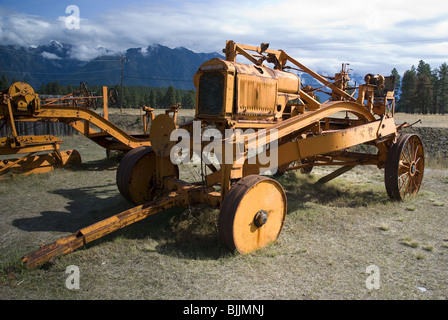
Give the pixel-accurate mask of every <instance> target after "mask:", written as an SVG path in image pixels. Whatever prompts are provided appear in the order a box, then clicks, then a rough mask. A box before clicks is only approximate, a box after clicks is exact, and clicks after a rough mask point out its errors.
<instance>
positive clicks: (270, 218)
mask: <svg viewBox="0 0 448 320" xmlns="http://www.w3.org/2000/svg"><path fill="white" fill-rule="evenodd" d="M223 52H224V53H225V59H221V58H215V59H212V60H209V61H207V62H205V63H203V64H202V65H201V66H200V67H199V69H198V71H197V72H196V74H195V75H194V78H193V82H194V85H195V87H196V89H197V90H196V113H195V117H194V120H192V121H190V122H187V123H184V124H183V125H181V126H179V125H177V124H176V123H175V122H174V121H173V118H172V117H170V116H168V115H167V114H161V115H158V116H157V117H155V118H154V119H153V120H152V121H151V126H150V128H149V140H150V145H143V146H138V145H133V146H132V149H131V150H130V151H129V152H127V154H126V155H125V156H124V157H123V159H122V160H121V162H120V164H119V166H118V169H117V174H116V179H117V186H118V189H119V191H120V193H121V194H122V195H123V196H124V197H125V198H126V199H127V200H128V201H130V202H132V203H134V204H135V205H136V207H134V208H132V209H130V210H127V211H124V212H121V213H119V214H117V215H114V216H112V217H109V218H107V219H105V220H103V221H100V222H98V223H96V224H93V225H91V226H87V227H86V228H83V229H80V230H78V231H76V232H74V233H73V234H71V235H68V236H67V237H65V238H62V239H60V240H57V241H56V242H54V243H51V244H47V245H43V246H42V247H41V248H40V249H39V250H37V251H36V252H34V253H31V254H29V255H26V256H25V257H24V258H23V262H24V264H25V265H26V266H28V267H30V268H32V267H35V266H38V265H40V264H42V263H44V262H46V261H48V260H49V259H50V258H52V257H55V256H58V255H61V254H67V253H69V252H72V251H73V250H75V249H76V248H79V247H80V246H83V245H84V244H86V243H88V242H91V241H93V240H95V239H98V238H100V237H102V236H104V235H106V234H109V233H111V232H113V231H115V230H117V229H120V228H123V227H125V226H127V225H129V224H131V223H134V222H136V221H139V220H141V219H144V218H146V217H148V216H150V215H153V214H155V213H158V212H161V211H164V210H166V209H168V208H170V207H174V206H181V207H188V206H191V205H195V204H200V203H205V204H208V205H210V206H211V207H213V208H217V209H219V210H220V213H219V218H218V233H219V238H220V239H221V240H222V242H223V243H224V244H225V245H226V246H227V247H228V248H229V249H231V250H236V251H238V252H240V253H242V254H246V253H249V252H252V251H254V250H257V249H260V248H263V247H265V246H266V245H268V244H269V243H271V242H274V241H275V240H276V239H277V238H278V237H279V235H280V232H281V231H282V228H283V226H284V224H285V218H286V212H287V199H286V194H285V191H284V190H283V187H282V186H281V185H280V183H279V182H277V181H276V180H275V179H274V178H272V174H274V173H277V174H282V173H284V172H285V171H289V170H302V171H303V172H309V171H310V170H311V169H312V168H313V167H317V166H339V168H338V169H337V170H336V171H334V172H332V173H331V174H329V175H328V176H326V177H324V178H322V179H321V180H322V181H328V180H331V179H333V178H335V177H337V176H339V175H340V174H342V173H344V172H346V171H348V170H350V169H352V168H353V167H355V166H360V165H373V166H377V167H378V168H380V169H384V180H385V187H386V191H387V194H388V195H389V197H390V198H391V199H393V200H402V199H404V198H406V197H408V196H411V195H414V194H416V193H417V192H418V190H419V188H420V185H421V182H422V178H423V170H424V151H423V145H422V142H421V140H420V138H419V137H418V136H417V135H413V134H400V133H399V130H400V129H402V128H403V127H405V126H406V124H402V125H397V124H396V123H395V121H394V107H395V100H394V82H395V79H394V77H392V76H387V77H384V76H382V75H374V74H367V75H366V76H365V78H364V80H365V83H364V84H361V85H359V86H353V85H350V82H349V80H350V78H349V74H348V70H347V69H346V67H347V66H346V65H343V66H342V70H341V72H339V73H336V74H335V76H334V77H324V76H321V75H319V74H318V73H316V72H314V71H313V70H311V69H309V68H308V67H306V66H305V65H303V64H302V63H300V62H299V61H297V60H295V59H294V58H292V57H291V56H290V55H288V54H287V53H286V52H284V51H283V50H271V49H269V46H268V44H266V43H263V44H261V45H260V46H259V47H256V46H248V45H241V44H237V43H235V42H233V41H227V43H226V47H225V49H224V50H223ZM241 56H242V57H244V58H246V59H247V60H249V63H247V62H246V63H242V62H237V57H241ZM267 64H270V66H267ZM294 70H296V71H299V72H302V73H306V74H308V75H310V76H311V77H313V78H314V79H316V80H317V81H318V82H320V83H321V86H319V87H317V88H314V87H311V86H303V85H302V84H301V78H300V77H299V76H298V75H297V74H296V73H294V72H292V71H294ZM323 88H327V92H328V96H329V97H328V100H327V101H325V102H323V103H321V102H319V99H318V98H317V97H316V92H317V91H319V90H322V89H323ZM11 107H12V106H10V105H9V104H8V108H9V110H11ZM35 109H36V112H41V116H46V117H52V116H53V117H54V116H57V115H59V114H60V113H58V111H59V110H58V109H57V108H56V107H53V108H52V107H46V108H42V107H41V109H39V107H38V106H36V107H35ZM42 110H45V111H42ZM77 112H81V111H80V110H79V109H77V108H74V109H73V113H77ZM84 112H87V115H88V117H87V118H88V119H89V120H90V118H89V117H90V114H89V113H88V111H86V110H84ZM341 115H342V116H341ZM16 143H18V141H16ZM359 145H368V146H371V147H370V149H372V147H373V148H374V149H375V150H376V151H375V152H361V151H358V150H364V149H363V148H352V147H355V146H359ZM195 155H196V156H198V157H199V159H200V162H201V167H200V168H201V173H202V174H201V178H200V179H198V180H199V181H194V182H187V181H184V180H181V179H180V178H179V176H180V173H182V172H179V171H180V168H182V164H188V163H189V161H191V159H192V158H193V156H195Z"/></svg>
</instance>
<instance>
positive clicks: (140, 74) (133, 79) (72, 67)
mask: <svg viewBox="0 0 448 320" xmlns="http://www.w3.org/2000/svg"><path fill="white" fill-rule="evenodd" d="M72 48H73V46H72V45H71V44H67V43H61V42H58V41H52V42H51V43H49V44H47V45H40V46H37V47H28V48H25V47H18V46H12V45H7V46H0V76H2V75H3V74H4V75H6V77H7V79H8V80H9V81H10V82H11V81H12V80H13V79H16V80H25V81H26V82H28V83H29V84H31V86H33V87H37V88H40V86H41V85H42V84H47V83H48V82H54V81H58V82H59V83H60V84H61V85H69V84H71V85H77V84H79V82H81V81H83V82H87V83H89V84H102V85H115V84H120V82H121V70H122V69H121V68H122V57H123V84H124V85H129V86H154V87H168V86H170V85H173V86H174V87H176V88H178V89H192V88H193V87H194V86H193V75H194V73H195V72H196V71H197V69H198V67H199V66H200V65H201V64H202V63H203V62H205V61H207V60H210V59H212V58H215V57H222V55H220V54H218V53H216V52H214V53H196V52H193V51H191V50H189V49H186V48H183V47H178V48H174V49H171V48H168V47H165V46H162V45H159V44H154V45H150V46H148V47H147V48H130V49H127V50H126V51H125V52H123V54H113V53H112V52H111V51H109V50H108V49H106V48H102V50H101V51H102V52H103V53H104V54H103V55H102V56H99V57H97V58H94V59H92V60H89V61H81V60H77V59H73V58H71V57H70V52H71V50H72Z"/></svg>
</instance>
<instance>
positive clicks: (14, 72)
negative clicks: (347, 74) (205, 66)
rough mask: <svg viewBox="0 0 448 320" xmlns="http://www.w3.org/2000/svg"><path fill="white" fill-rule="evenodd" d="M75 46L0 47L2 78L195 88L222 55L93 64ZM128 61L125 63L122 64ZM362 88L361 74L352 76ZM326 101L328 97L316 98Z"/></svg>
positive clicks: (173, 53)
mask: <svg viewBox="0 0 448 320" xmlns="http://www.w3.org/2000/svg"><path fill="white" fill-rule="evenodd" d="M72 49H73V46H72V45H71V44H67V43H61V42H58V41H52V42H51V43H49V44H47V45H40V46H37V47H28V48H25V47H18V46H12V45H8V46H0V77H1V76H2V75H3V74H5V75H6V76H7V78H8V80H9V81H10V82H11V81H12V80H13V79H16V80H23V81H26V82H28V83H29V84H31V86H33V87H34V88H40V86H41V85H42V84H47V83H48V82H54V81H58V82H59V83H60V84H61V85H69V84H71V85H78V84H79V83H80V82H81V81H83V82H87V83H88V84H99V85H116V84H120V82H121V70H122V69H121V67H122V64H123V84H124V85H128V86H153V87H164V88H166V87H168V86H170V85H173V86H174V87H175V88H177V89H193V88H194V86H193V75H194V73H195V72H196V71H197V69H198V67H199V66H200V65H201V64H202V63H203V62H205V61H207V60H210V59H212V58H215V57H223V55H222V54H219V53H216V52H212V53H196V52H193V51H191V50H189V49H186V48H183V47H178V48H174V49H172V48H168V47H166V46H162V45H160V44H152V45H149V46H148V47H146V48H130V49H127V50H126V51H125V52H123V54H116V53H113V52H111V51H110V50H108V49H107V48H100V50H99V51H100V52H102V53H103V55H101V56H99V57H97V58H94V59H91V60H89V61H81V60H77V59H73V58H71V50H72ZM122 60H123V61H122ZM300 77H301V80H302V85H312V86H313V87H320V86H321V84H320V83H319V82H318V81H316V80H315V79H314V78H312V77H311V76H309V75H308V74H305V73H300ZM351 78H352V80H353V81H356V82H358V83H361V81H362V78H363V77H361V76H359V75H356V74H355V75H353V76H351ZM317 94H318V96H319V97H320V98H321V100H322V101H325V100H327V99H328V95H325V94H321V93H317Z"/></svg>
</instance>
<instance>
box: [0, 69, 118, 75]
mask: <svg viewBox="0 0 448 320" xmlns="http://www.w3.org/2000/svg"><path fill="white" fill-rule="evenodd" d="M118 70H121V69H106V70H97V71H82V72H78V71H73V72H29V71H12V70H2V71H1V72H2V73H26V74H29V75H58V74H62V75H64V74H74V75H78V74H90V73H99V72H113V71H118Z"/></svg>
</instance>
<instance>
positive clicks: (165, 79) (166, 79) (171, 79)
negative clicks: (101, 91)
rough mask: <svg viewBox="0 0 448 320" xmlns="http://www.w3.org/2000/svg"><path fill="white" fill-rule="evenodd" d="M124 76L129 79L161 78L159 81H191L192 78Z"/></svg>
mask: <svg viewBox="0 0 448 320" xmlns="http://www.w3.org/2000/svg"><path fill="white" fill-rule="evenodd" d="M126 78H131V79H144V80H161V81H180V82H191V81H193V80H192V79H188V80H187V79H173V78H157V77H141V76H128V75H126Z"/></svg>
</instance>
